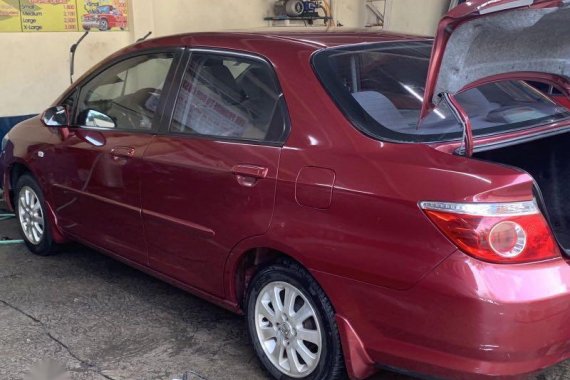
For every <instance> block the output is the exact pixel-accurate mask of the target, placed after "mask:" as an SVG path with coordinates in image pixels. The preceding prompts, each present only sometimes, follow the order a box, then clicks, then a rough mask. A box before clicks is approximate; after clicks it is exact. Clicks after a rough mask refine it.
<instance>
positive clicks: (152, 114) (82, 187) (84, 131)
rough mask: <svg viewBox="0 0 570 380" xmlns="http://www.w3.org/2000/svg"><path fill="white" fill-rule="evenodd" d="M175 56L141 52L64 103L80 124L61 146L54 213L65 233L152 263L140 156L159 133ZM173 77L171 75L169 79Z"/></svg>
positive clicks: (112, 67)
mask: <svg viewBox="0 0 570 380" xmlns="http://www.w3.org/2000/svg"><path fill="white" fill-rule="evenodd" d="M176 55H177V54H176V52H174V51H172V52H154V51H153V52H148V53H138V54H137V55H136V56H132V57H129V58H126V59H122V60H121V61H119V62H116V63H113V64H111V65H109V66H108V67H106V68H105V69H103V70H101V71H100V72H99V73H97V74H95V75H94V76H93V77H92V78H91V79H90V80H88V81H87V82H86V83H84V84H82V85H81V87H80V89H79V91H78V93H77V94H74V95H73V96H72V98H70V99H69V101H68V102H67V103H68V104H72V103H73V104H74V105H75V114H76V117H75V125H78V126H79V127H73V128H70V133H69V136H68V137H67V138H66V139H65V140H64V141H63V142H62V143H61V144H60V145H58V146H57V147H56V149H57V157H58V168H57V170H53V172H52V181H53V193H54V201H55V205H56V213H57V216H58V218H59V219H60V225H61V226H62V227H63V228H64V229H65V230H66V232H67V233H69V234H72V235H74V236H75V237H78V238H79V239H81V240H83V241H86V242H88V243H90V244H93V245H95V246H97V247H100V248H103V249H106V250H109V251H111V252H113V253H116V254H118V255H120V256H123V257H125V258H128V259H130V260H132V261H136V262H138V263H141V264H147V260H148V257H147V247H146V242H145V240H144V238H142V237H143V236H144V232H143V224H142V217H141V203H140V180H141V176H142V175H144V172H143V168H142V156H143V153H144V151H145V149H146V148H147V147H148V145H149V143H150V141H151V140H152V138H153V136H154V135H155V134H156V130H157V120H158V119H159V115H160V112H159V105H160V102H161V98H162V90H163V88H164V86H165V82H167V77H168V74H169V72H170V71H171V68H172V66H173V63H174V61H175V60H176ZM171 75H172V74H171Z"/></svg>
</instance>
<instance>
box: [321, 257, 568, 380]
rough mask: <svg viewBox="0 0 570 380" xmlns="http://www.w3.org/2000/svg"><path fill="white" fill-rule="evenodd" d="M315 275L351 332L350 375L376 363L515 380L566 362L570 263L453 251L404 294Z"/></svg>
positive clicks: (430, 372) (446, 374)
mask: <svg viewBox="0 0 570 380" xmlns="http://www.w3.org/2000/svg"><path fill="white" fill-rule="evenodd" d="M315 276H316V277H317V279H318V281H319V282H320V283H321V284H322V285H323V287H324V288H325V291H327V293H328V294H329V295H330V297H331V299H332V301H333V304H335V306H336V307H337V309H336V310H337V313H338V314H339V316H340V317H341V318H343V319H344V320H346V321H347V322H348V323H349V324H350V327H351V329H352V330H353V332H354V334H355V335H356V338H355V337H354V336H348V337H347V336H345V337H343V345H344V347H343V348H344V352H345V356H347V355H352V356H353V357H351V358H347V362H350V363H356V365H355V368H350V369H349V371H350V373H351V377H353V378H364V377H366V376H367V375H368V374H370V373H371V372H373V371H374V369H375V368H379V367H384V366H385V367H390V368H399V369H402V370H405V371H410V372H413V373H421V374H426V375H432V376H437V377H443V378H454V379H455V378H462V379H482V378H493V377H501V378H513V379H516V378H523V377H525V376H527V375H528V374H531V373H534V372H538V371H540V370H543V369H545V368H547V367H550V366H552V365H554V364H556V363H558V362H561V361H563V360H566V359H568V358H570V265H569V264H568V263H567V262H566V261H565V260H563V259H556V260H551V261H548V262H543V263H539V264H522V265H510V266H506V265H496V264H488V263H483V262H481V261H478V260H475V259H473V258H471V257H469V256H467V255H464V254H463V253H460V252H456V253H455V254H453V255H452V256H451V257H450V258H448V259H447V260H446V261H444V262H443V263H442V264H441V265H440V266H439V267H438V268H436V269H435V270H434V271H433V272H432V273H430V274H429V275H428V276H426V277H425V278H424V279H423V280H422V281H421V282H420V283H419V284H418V285H417V286H415V287H414V288H412V289H411V290H407V291H395V290H389V289H385V288H379V287H374V286H371V285H367V284H364V283H362V282H356V281H353V280H346V279H341V278H339V277H336V276H331V275H328V274H323V273H319V272H316V273H315ZM337 305H338V306H337ZM340 330H341V334H344V335H346V332H345V330H346V329H345V328H343V327H341V329H340ZM349 330H350V329H349ZM348 346H350V347H348ZM355 346H360V347H355ZM349 366H350V365H349Z"/></svg>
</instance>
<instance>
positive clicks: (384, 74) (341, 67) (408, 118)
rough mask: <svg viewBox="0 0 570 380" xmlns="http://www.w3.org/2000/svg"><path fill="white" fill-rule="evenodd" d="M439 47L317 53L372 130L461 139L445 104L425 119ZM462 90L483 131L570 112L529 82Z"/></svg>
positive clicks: (321, 69) (329, 84)
mask: <svg viewBox="0 0 570 380" xmlns="http://www.w3.org/2000/svg"><path fill="white" fill-rule="evenodd" d="M431 48H432V43H431V42H429V41H421V42H403V43H402V42H399V43H383V44H363V45H354V46H348V47H341V48H334V49H325V50H323V51H321V52H318V53H317V54H316V55H315V56H314V58H313V65H314V68H315V71H316V73H317V75H318V77H319V78H320V80H321V82H322V83H323V85H324V87H325V88H326V90H327V91H328V92H329V94H330V95H331V97H332V98H333V100H334V101H335V102H336V103H337V105H338V106H339V107H340V109H341V110H342V111H343V112H344V114H345V115H346V116H347V117H348V118H349V119H350V121H352V123H353V124H354V125H355V126H356V127H357V128H358V129H360V130H361V131H362V132H364V133H366V134H367V135H369V136H371V137H373V138H376V139H380V140H390V141H401V142H435V141H449V140H455V139H460V138H461V136H462V130H461V126H460V125H459V124H458V123H457V121H456V119H455V118H454V117H453V115H452V113H451V112H450V110H449V109H448V108H447V106H445V105H444V104H442V105H440V106H439V107H438V108H436V109H435V110H434V111H432V112H431V114H430V115H428V116H427V117H426V118H424V120H422V122H421V123H420V124H419V123H418V121H419V114H420V109H421V106H422V100H423V95H424V89H425V82H426V78H427V71H428V66H429V62H430V55H431ZM456 97H457V100H458V101H459V103H460V104H461V105H462V106H463V108H464V109H465V111H466V112H467V114H468V115H469V117H470V118H471V121H472V128H473V133H474V135H476V136H482V135H491V134H496V133H501V132H504V131H511V130H515V129H523V128H529V127H533V126H537V125H543V124H547V123H551V122H554V121H558V120H561V119H565V118H568V117H570V112H569V111H568V110H567V109H566V108H564V107H562V106H560V105H558V104H556V103H555V102H554V101H552V100H550V98H548V97H547V96H546V95H544V94H543V93H542V92H540V91H539V90H538V89H536V87H533V86H531V85H529V84H528V83H526V82H523V81H503V82H498V83H493V84H488V85H484V86H481V87H478V88H475V89H472V90H469V91H466V92H463V93H461V94H458V95H457V96H456ZM418 124H419V125H418Z"/></svg>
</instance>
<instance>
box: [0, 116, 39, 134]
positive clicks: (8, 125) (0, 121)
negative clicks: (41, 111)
mask: <svg viewBox="0 0 570 380" xmlns="http://www.w3.org/2000/svg"><path fill="white" fill-rule="evenodd" d="M34 116H36V115H25V116H10V117H0V140H2V139H3V138H4V136H5V135H6V133H8V131H9V130H10V129H12V127H13V126H14V125H16V124H18V123H19V122H21V121H24V120H27V119H29V118H31V117H34Z"/></svg>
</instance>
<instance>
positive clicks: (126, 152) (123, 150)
mask: <svg viewBox="0 0 570 380" xmlns="http://www.w3.org/2000/svg"><path fill="white" fill-rule="evenodd" d="M135 152H136V150H135V148H133V147H132V146H116V147H114V148H113V149H111V155H112V156H113V159H114V160H118V159H119V158H121V157H126V158H131V157H134V155H135Z"/></svg>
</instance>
